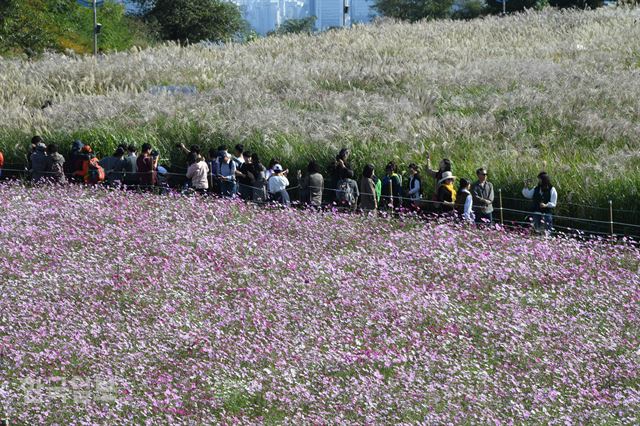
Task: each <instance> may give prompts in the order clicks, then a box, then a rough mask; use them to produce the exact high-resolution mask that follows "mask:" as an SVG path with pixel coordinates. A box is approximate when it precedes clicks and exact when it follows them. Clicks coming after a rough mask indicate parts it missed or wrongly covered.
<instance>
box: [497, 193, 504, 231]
mask: <svg viewBox="0 0 640 426" xmlns="http://www.w3.org/2000/svg"><path fill="white" fill-rule="evenodd" d="M498 197H499V199H500V226H504V214H503V211H502V188H501V189H498Z"/></svg>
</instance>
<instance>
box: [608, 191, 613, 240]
mask: <svg viewBox="0 0 640 426" xmlns="http://www.w3.org/2000/svg"><path fill="white" fill-rule="evenodd" d="M609 222H610V223H611V236H612V237H613V201H611V200H609Z"/></svg>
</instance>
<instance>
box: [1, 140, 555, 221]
mask: <svg viewBox="0 0 640 426" xmlns="http://www.w3.org/2000/svg"><path fill="white" fill-rule="evenodd" d="M176 147H177V148H178V149H180V150H181V151H182V152H184V154H185V156H186V163H187V169H186V173H184V174H183V176H184V178H185V183H184V185H183V191H185V192H194V193H197V194H201V195H207V194H217V195H219V196H222V197H240V198H242V199H243V200H247V201H254V202H266V201H273V202H277V203H281V204H283V205H286V206H288V205H290V204H291V197H290V194H289V190H288V189H290V188H289V187H290V182H289V178H288V176H289V170H288V169H285V168H284V167H283V166H282V162H281V161H280V160H279V159H276V158H274V159H271V160H270V161H269V163H268V164H267V166H264V165H263V164H262V162H261V160H260V158H259V157H258V155H257V154H256V153H252V152H250V151H248V150H245V148H244V146H243V145H241V144H238V145H236V146H235V147H234V149H233V152H229V151H228V149H227V147H226V146H219V147H218V148H217V149H210V150H209V151H208V153H207V155H206V156H205V153H204V152H202V150H201V148H200V147H199V146H198V145H193V146H191V147H189V148H187V147H186V146H185V145H183V144H179V145H177V146H176ZM349 155H350V152H349V150H348V149H347V148H343V149H342V150H341V151H340V152H339V153H338V155H336V157H335V160H333V161H332V162H331V164H330V165H329V166H328V167H327V168H326V170H327V171H328V173H327V174H326V175H323V174H322V168H321V166H320V165H319V164H318V163H317V162H316V161H314V160H312V161H310V162H309V164H308V166H307V168H306V171H305V172H304V173H303V172H302V171H301V170H298V171H297V175H296V178H297V181H298V184H299V201H300V202H301V203H303V204H307V205H310V206H314V207H322V206H325V205H332V206H334V205H335V206H337V207H339V208H342V209H345V210H351V211H367V212H370V211H376V210H395V209H399V208H408V209H413V210H416V211H429V212H437V213H439V214H441V215H451V216H454V217H457V218H458V219H459V220H462V221H465V222H475V223H476V224H491V223H492V222H493V211H494V210H493V203H494V196H495V194H494V189H493V185H492V184H491V182H490V181H489V180H488V172H487V169H486V168H484V167H480V168H478V169H477V170H476V179H475V180H474V181H472V180H470V179H467V178H460V179H458V177H456V176H455V175H454V174H453V171H452V163H451V161H450V160H448V159H443V160H441V161H440V163H439V164H438V168H437V169H434V168H432V165H431V157H430V155H428V154H427V158H426V166H425V167H424V171H425V174H426V175H427V176H428V177H429V178H430V179H433V182H434V188H435V191H434V193H433V194H432V195H431V196H430V197H429V196H428V194H425V188H426V185H424V184H423V180H422V175H421V173H420V169H421V167H420V166H418V165H417V164H414V163H412V164H410V165H409V166H408V175H409V181H408V184H407V185H406V186H405V185H403V182H402V175H401V174H400V173H399V172H398V166H397V164H396V163H395V162H393V161H390V162H389V163H387V165H386V166H385V169H384V174H383V175H382V177H378V176H377V175H376V173H375V168H374V166H373V164H367V165H365V166H364V168H363V170H362V173H361V175H360V179H359V181H356V178H355V173H354V170H353V169H352V167H351V165H350V162H349ZM3 164H4V158H3V155H2V152H0V176H1V174H2V167H3ZM29 172H30V176H31V181H32V183H33V184H39V183H43V182H50V183H55V184H64V183H66V182H68V181H72V182H81V183H85V184H94V185H95V184H105V185H109V186H113V187H136V188H142V189H146V190H158V191H163V190H167V189H168V187H169V183H168V181H169V176H170V175H175V174H171V173H169V172H168V170H167V168H166V167H163V166H161V165H159V154H158V152H157V151H155V150H153V149H152V147H151V145H150V144H148V143H145V144H143V145H142V147H141V148H140V150H138V149H137V147H135V146H134V145H124V144H123V145H119V146H118V147H117V149H116V150H115V152H114V153H113V155H111V156H108V157H104V158H102V159H98V158H97V156H96V154H95V153H94V152H93V150H92V148H91V146H89V145H87V144H84V143H83V142H81V141H74V142H73V144H72V146H71V151H70V155H69V158H68V159H65V158H64V157H63V156H62V155H61V154H60V153H59V152H58V147H57V146H56V145H55V144H49V145H46V144H45V142H44V140H43V139H42V138H41V137H40V136H35V137H34V138H33V139H32V141H31V152H30V155H29ZM456 180H458V186H457V188H456V186H455V182H456ZM522 195H523V196H524V197H525V198H527V199H530V200H531V209H530V210H531V213H532V214H531V217H532V219H533V225H534V228H535V229H536V230H537V231H540V232H545V233H548V232H550V231H551V229H552V226H553V211H554V208H555V207H556V203H557V199H558V194H557V191H556V189H555V187H554V186H553V185H552V183H551V179H550V177H549V175H548V174H547V173H545V172H541V173H540V174H539V175H538V183H537V185H536V186H533V187H532V186H531V184H530V181H525V185H524V188H523V190H522Z"/></svg>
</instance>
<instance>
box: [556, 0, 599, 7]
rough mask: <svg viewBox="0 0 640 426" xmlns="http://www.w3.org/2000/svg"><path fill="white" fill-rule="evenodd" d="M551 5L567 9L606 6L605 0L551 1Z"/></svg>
mask: <svg viewBox="0 0 640 426" xmlns="http://www.w3.org/2000/svg"><path fill="white" fill-rule="evenodd" d="M549 5H551V6H553V7H558V8H561V9H566V8H569V7H575V8H577V9H586V8H589V9H595V8H597V7H602V6H603V5H604V1H603V0H549Z"/></svg>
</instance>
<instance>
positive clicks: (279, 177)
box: [267, 164, 291, 206]
mask: <svg viewBox="0 0 640 426" xmlns="http://www.w3.org/2000/svg"><path fill="white" fill-rule="evenodd" d="M285 172H286V170H283V169H282V166H281V165H280V164H274V166H273V174H272V175H271V176H270V177H269V180H268V182H267V187H268V189H269V195H270V196H271V199H272V200H274V201H277V202H278V203H280V204H283V205H285V206H289V205H290V204H291V199H290V198H289V193H288V192H287V186H289V179H287V177H286V176H285Z"/></svg>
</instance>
